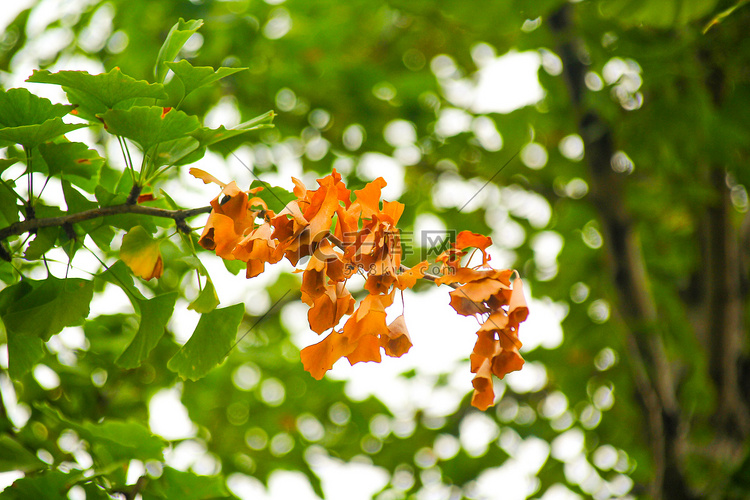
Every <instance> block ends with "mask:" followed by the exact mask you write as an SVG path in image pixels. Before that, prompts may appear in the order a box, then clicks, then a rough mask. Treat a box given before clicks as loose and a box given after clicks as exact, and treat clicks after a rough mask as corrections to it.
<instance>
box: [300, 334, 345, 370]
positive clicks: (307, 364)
mask: <svg viewBox="0 0 750 500" xmlns="http://www.w3.org/2000/svg"><path fill="white" fill-rule="evenodd" d="M356 347H357V346H356V344H351V343H350V342H349V339H348V338H347V337H345V336H344V335H343V334H342V333H341V332H335V331H334V332H331V333H330V334H329V335H328V336H327V337H326V338H324V339H323V340H321V341H320V342H318V343H317V344H313V345H311V346H308V347H305V348H304V349H302V351H301V352H300V358H301V359H302V366H303V367H304V368H305V370H307V371H308V372H310V375H312V376H313V378H315V379H317V380H320V379H322V378H323V376H324V375H325V374H326V372H327V371H328V370H330V369H331V368H333V364H334V363H335V362H336V361H338V360H339V359H341V358H342V357H344V356H347V355H348V354H351V353H352V351H354V349H355V348H356Z"/></svg>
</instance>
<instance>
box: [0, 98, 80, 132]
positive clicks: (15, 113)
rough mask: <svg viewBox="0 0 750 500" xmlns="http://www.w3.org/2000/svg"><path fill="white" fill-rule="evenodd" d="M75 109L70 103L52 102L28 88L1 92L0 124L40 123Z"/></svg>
mask: <svg viewBox="0 0 750 500" xmlns="http://www.w3.org/2000/svg"><path fill="white" fill-rule="evenodd" d="M72 110H73V106H71V105H68V104H52V101H50V100H49V99H45V98H44V97H39V96H36V95H34V94H32V93H31V92H29V91H28V90H26V89H10V90H7V91H5V92H0V126H2V127H3V128H6V127H21V126H24V125H40V124H42V123H44V122H46V121H47V120H51V119H53V118H61V117H63V116H65V115H67V114H68V113H70V112H71V111H72Z"/></svg>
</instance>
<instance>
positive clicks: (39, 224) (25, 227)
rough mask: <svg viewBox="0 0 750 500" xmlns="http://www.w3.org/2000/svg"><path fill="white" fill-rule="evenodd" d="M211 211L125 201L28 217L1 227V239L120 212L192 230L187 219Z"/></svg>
mask: <svg viewBox="0 0 750 500" xmlns="http://www.w3.org/2000/svg"><path fill="white" fill-rule="evenodd" d="M210 211H211V207H210V206H205V207H199V208H190V209H185V210H167V209H164V208H156V207H147V206H143V205H131V204H128V203H125V204H122V205H112V206H109V207H100V208H93V209H91V210H85V211H83V212H76V213H74V214H68V215H61V216H60V217H45V218H40V219H28V220H24V221H20V222H14V223H13V224H11V225H10V226H7V227H4V228H2V229H0V241H2V240H5V239H6V238H8V237H10V236H16V235H19V234H24V233H28V232H31V231H34V230H36V229H42V228H45V227H55V226H59V227H63V226H66V225H70V224H75V223H77V222H83V221H87V220H91V219H98V218H101V217H107V216H110V215H120V214H136V215H150V216H152V217H162V218H165V219H172V220H174V221H175V222H176V223H177V227H178V228H179V229H180V230H181V231H183V232H190V228H189V227H188V226H187V225H186V224H185V219H188V218H190V217H194V216H196V215H200V214H207V213H209V212H210Z"/></svg>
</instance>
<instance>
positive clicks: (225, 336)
mask: <svg viewBox="0 0 750 500" xmlns="http://www.w3.org/2000/svg"><path fill="white" fill-rule="evenodd" d="M244 314H245V306H244V305H242V304H235V305H233V306H229V307H224V308H221V309H213V310H212V311H210V312H207V313H204V314H202V315H201V319H200V321H198V326H196V327H195V331H194V332H193V334H192V335H191V336H190V340H188V341H187V343H186V344H185V345H184V346H182V349H180V350H179V352H177V354H175V355H174V357H173V358H172V359H170V360H169V365H167V366H168V367H169V369H170V370H172V371H174V372H177V373H178V374H179V375H180V376H181V377H183V378H189V379H191V380H197V379H199V378H201V377H203V376H205V375H206V374H207V373H208V372H209V371H210V370H211V369H212V368H214V367H215V366H216V365H218V364H220V363H221V362H222V361H224V358H225V357H226V356H227V354H229V352H230V351H231V350H232V346H233V344H234V339H235V337H236V336H237V328H238V327H239V325H240V321H242V316H243V315H244Z"/></svg>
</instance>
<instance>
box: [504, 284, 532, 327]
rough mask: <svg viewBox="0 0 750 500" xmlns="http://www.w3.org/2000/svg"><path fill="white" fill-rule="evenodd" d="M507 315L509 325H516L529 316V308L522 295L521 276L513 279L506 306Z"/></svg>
mask: <svg viewBox="0 0 750 500" xmlns="http://www.w3.org/2000/svg"><path fill="white" fill-rule="evenodd" d="M508 316H509V322H510V323H511V325H513V326H515V327H516V328H517V327H518V324H519V323H522V322H524V321H526V318H527V317H528V316H529V308H528V307H527V306H526V298H525V297H524V295H523V281H522V280H521V278H516V279H515V280H513V291H512V292H511V296H510V303H509V306H508Z"/></svg>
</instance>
